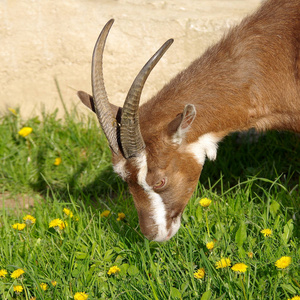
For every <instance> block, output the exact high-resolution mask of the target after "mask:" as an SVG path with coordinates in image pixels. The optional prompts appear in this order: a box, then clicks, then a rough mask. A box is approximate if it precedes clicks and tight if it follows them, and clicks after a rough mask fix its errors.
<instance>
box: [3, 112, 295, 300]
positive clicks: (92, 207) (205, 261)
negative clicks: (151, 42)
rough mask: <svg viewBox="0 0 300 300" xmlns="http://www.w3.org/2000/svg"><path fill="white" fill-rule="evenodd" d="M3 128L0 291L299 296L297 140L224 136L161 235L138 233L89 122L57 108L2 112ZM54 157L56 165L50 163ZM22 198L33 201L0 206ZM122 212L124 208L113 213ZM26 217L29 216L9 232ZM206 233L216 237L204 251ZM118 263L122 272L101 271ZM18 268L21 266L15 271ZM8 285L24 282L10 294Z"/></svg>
mask: <svg viewBox="0 0 300 300" xmlns="http://www.w3.org/2000/svg"><path fill="white" fill-rule="evenodd" d="M23 126H30V127H32V128H33V131H32V133H31V134H30V135H28V136H27V137H25V138H23V137H21V136H19V135H18V131H19V129H20V128H22V127H23ZM0 136H1V140H0V161H1V162H0V193H1V194H2V196H1V197H2V199H1V200H2V202H1V203H0V204H1V208H0V270H1V269H5V270H7V272H8V274H7V275H6V276H5V277H4V278H0V298H1V299H31V297H36V299H62V300H66V299H73V297H74V295H75V293H76V292H86V293H87V294H88V295H89V298H88V299H159V300H160V299H203V300H206V299H254V300H257V299H288V298H292V297H294V296H295V295H300V246H299V245H300V243H299V240H300V229H299V227H300V222H299V219H300V213H299V211H300V200H299V199H300V191H299V170H300V158H299V157H300V155H299V154H300V143H299V141H300V140H299V137H298V136H296V135H294V134H290V133H277V132H270V133H268V134H266V135H262V136H260V137H259V138H258V141H255V142H252V143H249V142H248V140H249V138H252V137H251V136H250V137H249V136H242V137H240V135H237V134H234V135H232V136H230V137H227V138H226V139H225V140H224V142H222V143H221V144H220V148H219V152H218V159H217V161H216V162H209V161H207V162H206V164H205V167H204V170H203V173H202V175H201V180H200V182H199V185H198V188H197V190H196V191H195V193H194V195H193V197H192V199H191V200H190V202H189V204H188V206H187V208H186V210H185V212H184V215H183V220H182V225H181V228H180V230H179V232H178V234H177V235H176V236H175V237H174V238H172V239H171V240H170V241H168V242H166V243H156V242H149V241H148V240H146V239H145V238H144V237H143V236H142V235H141V233H140V230H139V227H138V218H137V213H136V211H135V208H134V205H133V201H132V198H131V196H130V194H129V192H128V190H127V187H126V185H125V184H124V183H123V182H122V181H121V180H120V179H119V178H118V177H117V176H116V175H115V174H114V173H113V171H112V167H111V163H110V152H109V149H108V146H107V142H106V140H105V138H104V136H103V134H102V133H101V132H100V130H99V127H98V124H97V122H96V121H95V119H91V118H81V117H80V116H78V115H77V113H76V111H73V112H71V113H69V115H68V116H67V117H66V119H63V120H62V119H58V118H57V116H56V113H55V112H54V113H52V114H46V113H44V114H43V115H42V117H40V118H38V117H34V118H31V119H28V120H23V119H22V118H21V116H20V114H19V113H17V114H16V115H15V114H13V113H10V112H9V113H7V114H5V115H4V116H3V117H2V118H1V119H0ZM57 157H61V159H62V163H61V164H60V165H58V166H55V165H54V160H55V158H57ZM203 197H207V198H210V199H212V204H211V205H210V207H209V208H208V209H204V208H202V207H201V206H200V205H199V199H200V198H203ZM24 198H25V199H32V201H34V202H35V204H34V206H33V207H30V208H28V209H23V208H18V207H17V208H14V209H11V208H9V207H5V204H6V206H7V204H8V203H12V202H17V203H18V202H21V201H20V199H24ZM64 208H68V209H70V210H71V211H72V212H73V214H74V216H75V217H73V218H70V217H68V216H66V215H65V214H64V212H63V209H64ZM104 210H110V211H111V213H110V215H109V216H108V217H101V212H103V211H104ZM119 212H123V213H125V215H126V218H125V219H124V220H122V221H117V217H118V213H119ZM28 213H29V214H31V215H32V216H34V217H35V218H36V223H35V224H34V225H32V226H27V227H26V228H25V229H24V230H22V231H18V230H15V229H13V228H12V225H13V224H15V223H22V222H23V220H22V219H23V217H24V216H25V215H26V214H28ZM206 216H207V219H206ZM57 218H60V219H61V220H64V221H65V222H67V227H66V228H65V229H63V230H60V231H56V230H54V229H53V228H49V223H50V221H52V220H53V219H57ZM264 228H270V229H272V235H271V236H270V237H264V236H263V234H262V233H260V231H261V230H262V229H264ZM208 230H209V232H208ZM209 241H215V247H214V249H213V250H211V251H209V250H208V249H207V248H206V246H205V245H206V243H207V242H209ZM249 252H251V253H253V257H252V258H250V257H249V255H248V254H249ZM282 256H289V257H291V258H292V263H291V265H290V266H289V267H287V268H286V269H283V270H279V269H278V268H277V267H276V266H275V262H276V261H277V260H278V259H279V258H280V257H282ZM222 257H226V258H230V260H231V264H232V265H233V264H235V263H239V262H242V263H244V264H246V265H247V266H248V269H247V271H246V273H244V274H236V273H235V272H234V271H232V270H231V268H230V267H226V268H224V269H216V268H215V263H216V262H217V261H218V260H220V259H221V258H222ZM115 265H116V266H118V267H119V268H120V270H121V271H120V272H119V273H117V274H113V275H108V274H107V272H108V270H109V269H110V267H112V266H115ZM19 268H21V269H23V270H24V271H25V274H23V276H22V277H20V278H19V279H15V280H14V279H12V278H11V277H10V274H11V273H12V272H13V271H14V270H16V269H19ZM199 268H204V269H205V277H204V278H203V279H196V278H194V273H195V272H196V271H197V270H198V269H199ZM53 280H54V281H56V282H57V285H56V287H53V286H52V284H51V281H53ZM41 283H46V284H47V285H48V289H47V290H46V291H43V290H42V289H41V288H40V284H41ZM15 285H22V286H23V288H24V290H23V291H22V292H21V293H20V294H19V295H16V293H14V291H13V286H15Z"/></svg>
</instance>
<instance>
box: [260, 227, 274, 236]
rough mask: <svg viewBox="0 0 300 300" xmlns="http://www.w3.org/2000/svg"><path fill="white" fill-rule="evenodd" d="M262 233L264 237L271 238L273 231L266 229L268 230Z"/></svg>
mask: <svg viewBox="0 0 300 300" xmlns="http://www.w3.org/2000/svg"><path fill="white" fill-rule="evenodd" d="M260 232H261V233H262V234H263V235H264V237H268V236H271V234H272V229H268V228H266V229H263V230H261V231H260Z"/></svg>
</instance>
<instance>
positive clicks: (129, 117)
mask: <svg viewBox="0 0 300 300" xmlns="http://www.w3.org/2000/svg"><path fill="white" fill-rule="evenodd" d="M173 41H174V40H173V39H170V40H168V41H166V42H165V43H164V44H163V45H162V46H161V48H160V49H159V50H158V51H157V52H156V53H155V54H154V55H153V56H152V57H151V58H150V59H149V61H148V62H147V63H146V64H145V66H144V67H143V68H142V70H141V71H140V72H139V74H138V75H137V76H136V78H135V80H134V82H133V84H132V86H131V88H130V90H129V92H128V94H127V97H126V99H125V103H124V106H123V110H122V117H121V128H120V139H121V145H122V150H123V154H124V157H125V158H126V159H127V158H130V157H133V156H136V155H137V154H138V153H139V152H140V151H142V150H143V149H144V148H145V143H144V140H143V137H142V134H141V131H140V125H139V114H138V110H139V103H140V98H141V94H142V90H143V87H144V84H145V82H146V80H147V78H148V76H149V74H150V72H151V71H152V69H153V68H154V66H155V65H156V64H157V63H158V61H159V60H160V59H161V57H162V56H163V55H164V54H165V52H166V51H167V50H168V48H169V47H170V46H171V44H172V43H173Z"/></svg>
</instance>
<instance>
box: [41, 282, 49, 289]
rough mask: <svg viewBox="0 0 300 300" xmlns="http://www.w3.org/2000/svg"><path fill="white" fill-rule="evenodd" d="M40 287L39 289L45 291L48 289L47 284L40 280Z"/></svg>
mask: <svg viewBox="0 0 300 300" xmlns="http://www.w3.org/2000/svg"><path fill="white" fill-rule="evenodd" d="M40 287H41V289H42V290H43V291H46V290H47V289H48V284H47V283H44V282H42V283H41V284H40Z"/></svg>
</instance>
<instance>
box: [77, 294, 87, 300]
mask: <svg viewBox="0 0 300 300" xmlns="http://www.w3.org/2000/svg"><path fill="white" fill-rule="evenodd" d="M88 297H89V295H88V294H86V293H85V292H79V293H76V294H75V295H74V300H86V299H87V298H88Z"/></svg>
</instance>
